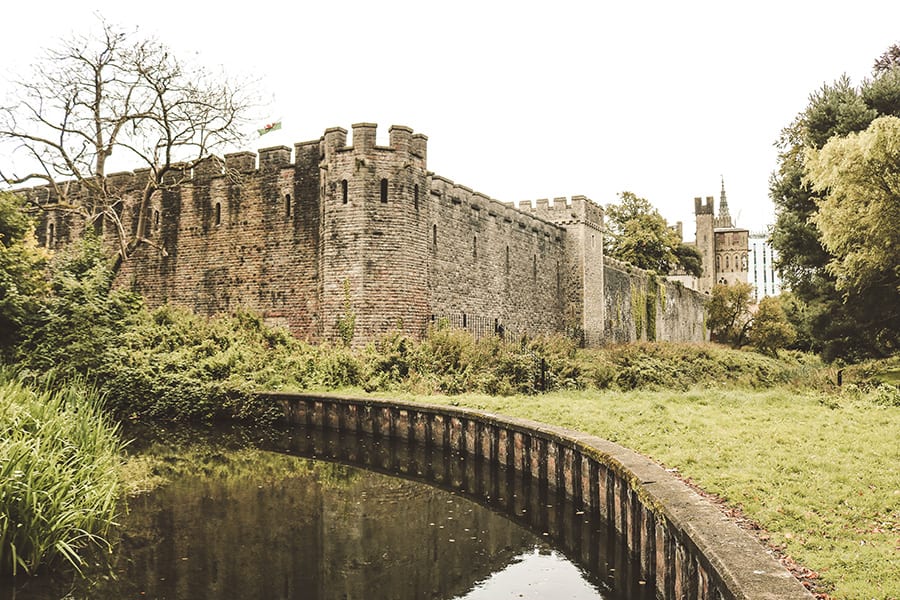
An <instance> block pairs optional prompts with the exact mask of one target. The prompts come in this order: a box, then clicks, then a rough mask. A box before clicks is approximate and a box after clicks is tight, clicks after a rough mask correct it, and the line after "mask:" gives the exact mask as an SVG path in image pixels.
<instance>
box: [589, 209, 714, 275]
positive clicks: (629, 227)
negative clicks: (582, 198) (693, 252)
mask: <svg viewBox="0 0 900 600" xmlns="http://www.w3.org/2000/svg"><path fill="white" fill-rule="evenodd" d="M619 198H620V199H621V201H620V203H619V204H609V205H607V207H606V224H607V227H608V229H609V231H608V235H606V236H604V245H605V247H604V249H605V251H606V253H607V255H609V256H611V257H613V258H616V259H618V260H622V261H625V262H629V263H631V264H633V265H634V266H636V267H639V268H641V269H646V270H648V271H653V272H655V273H661V274H668V273H669V272H670V270H671V269H672V268H673V266H675V265H676V264H678V263H679V255H678V254H677V253H676V249H677V248H678V247H679V246H680V245H681V240H680V239H678V234H676V233H675V231H673V230H672V229H671V228H669V226H668V225H667V224H666V220H665V219H664V218H663V217H662V215H660V214H659V211H658V210H656V209H655V208H653V205H652V204H650V202H649V201H647V200H646V199H644V198H640V197H638V196H637V195H635V194H634V193H632V192H622V193H620V194H619ZM682 255H684V252H682ZM693 258H697V257H693ZM689 260H691V259H689Z"/></svg>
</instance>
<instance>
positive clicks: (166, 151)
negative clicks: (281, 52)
mask: <svg viewBox="0 0 900 600" xmlns="http://www.w3.org/2000/svg"><path fill="white" fill-rule="evenodd" d="M99 25H100V26H99V31H98V32H95V33H91V34H88V35H81V36H75V37H73V38H71V39H68V40H65V41H63V42H62V43H61V45H60V46H59V47H58V48H56V49H51V50H47V52H46V55H45V56H44V57H43V59H42V60H40V61H39V62H38V63H37V64H36V65H35V66H34V72H33V73H32V74H31V75H30V76H28V77H27V78H21V79H19V80H18V81H17V82H14V96H13V97H12V98H11V99H10V101H9V103H8V104H7V105H6V106H3V107H0V141H6V142H9V143H11V144H12V145H13V149H12V154H13V156H16V157H17V158H18V159H19V162H20V163H21V162H24V163H25V164H27V165H29V169H28V172H25V173H15V172H10V171H9V170H8V168H7V169H6V170H4V169H2V168H0V178H2V180H3V181H4V182H5V183H6V184H8V185H17V184H23V183H41V184H46V185H47V186H49V188H50V189H51V192H52V195H53V196H54V198H55V199H56V201H57V203H56V204H55V206H54V209H55V210H65V211H71V212H75V213H78V214H80V215H81V216H83V217H84V218H85V220H86V223H88V224H89V223H97V222H102V220H106V221H107V222H111V223H114V224H115V229H116V234H117V235H116V238H117V244H118V248H119V258H120V261H119V262H121V260H124V259H127V258H128V256H129V255H130V254H131V253H132V252H133V251H134V250H135V249H136V248H137V247H138V246H139V245H140V244H142V243H150V242H149V240H148V239H147V236H146V231H147V207H148V206H149V205H150V200H151V197H152V196H153V194H154V193H156V192H158V191H160V190H164V189H165V188H167V187H169V186H177V185H179V184H180V183H181V180H182V179H183V178H184V177H185V176H186V175H187V174H189V173H190V170H191V169H192V168H193V167H194V166H195V165H196V164H197V163H199V162H200V161H202V160H204V159H206V158H207V157H209V156H210V155H211V154H213V153H214V152H216V151H217V150H221V149H223V148H227V147H231V146H234V145H236V144H238V143H239V142H240V141H241V140H242V139H243V135H242V133H241V131H242V130H243V129H244V127H245V125H246V124H247V122H248V121H249V119H250V118H251V115H250V112H251V111H252V110H253V108H254V107H255V106H257V102H256V101H255V98H256V96H255V94H253V92H252V84H251V82H237V81H235V80H232V79H228V78H227V77H225V76H224V75H223V74H214V73H211V72H210V71H208V70H206V69H203V68H201V67H193V66H190V65H187V64H185V63H183V62H182V61H179V60H178V59H176V58H175V57H174V56H173V55H172V53H171V52H169V50H168V49H167V48H166V46H164V45H163V44H161V43H160V42H159V41H157V40H155V39H152V38H146V37H141V36H138V35H137V32H132V33H126V32H123V31H122V30H120V29H119V28H117V27H115V26H113V25H111V24H109V23H107V22H105V21H103V20H102V19H101V20H100V22H99ZM114 154H115V155H116V157H117V164H122V165H128V166H129V167H131V168H134V167H135V166H137V167H138V168H140V169H146V170H148V173H147V176H146V181H143V180H141V181H140V182H139V188H140V191H139V193H138V194H137V198H136V199H133V200H132V201H135V202H136V203H137V206H135V209H134V211H133V214H134V215H135V217H136V220H137V223H136V226H132V227H130V228H129V231H126V228H125V226H124V225H123V222H122V212H123V207H124V203H125V201H126V191H127V190H124V189H121V187H120V186H117V185H116V181H115V178H110V177H109V176H108V173H107V165H108V162H109V160H110V158H111V157H112V156H113V155H114ZM17 164H18V163H17ZM141 173H142V177H143V171H141ZM73 184H75V185H73ZM132 185H133V184H132ZM141 186H142V187H141ZM76 190H77V193H76Z"/></svg>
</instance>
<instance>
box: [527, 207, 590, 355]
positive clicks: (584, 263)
mask: <svg viewBox="0 0 900 600" xmlns="http://www.w3.org/2000/svg"><path fill="white" fill-rule="evenodd" d="M519 209H520V210H523V211H529V212H531V213H532V214H534V215H536V216H538V217H540V218H542V219H545V220H547V221H550V222H552V223H554V224H556V225H558V226H559V227H561V228H563V229H564V230H565V235H564V236H563V243H564V252H565V256H566V261H565V263H564V267H563V268H564V273H563V280H564V281H565V282H566V285H565V288H564V293H565V298H564V327H565V331H566V333H567V334H569V335H573V336H575V337H577V338H580V339H581V340H582V341H583V343H584V344H586V345H588V346H596V345H599V344H601V343H602V342H603V340H604V337H603V335H604V333H603V330H604V320H605V302H604V268H603V209H601V208H600V207H599V206H598V205H596V204H594V203H593V202H591V201H590V200H588V199H587V198H585V197H584V196H574V197H573V198H572V200H571V202H567V201H566V199H565V198H554V199H553V204H550V202H549V201H548V200H543V199H542V200H538V201H537V202H536V203H535V204H534V206H532V204H531V203H530V202H524V203H522V202H520V203H519Z"/></svg>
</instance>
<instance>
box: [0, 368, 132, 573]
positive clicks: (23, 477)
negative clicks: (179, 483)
mask: <svg viewBox="0 0 900 600" xmlns="http://www.w3.org/2000/svg"><path fill="white" fill-rule="evenodd" d="M116 430H117V426H114V425H111V424H110V423H109V421H108V420H107V418H106V417H105V416H104V415H103V413H102V411H101V405H100V400H99V399H98V396H97V395H96V393H94V392H92V391H91V390H90V389H89V388H87V387H85V386H83V385H79V384H77V383H76V384H72V385H67V386H66V387H64V388H62V389H58V390H53V391H50V390H34V389H30V388H28V387H27V386H25V385H23V384H22V383H21V382H20V381H18V380H16V379H15V378H14V377H13V376H12V375H11V374H10V373H9V372H3V371H0V576H9V575H12V576H15V575H17V574H21V573H24V574H34V573H35V572H36V571H37V570H38V568H39V567H41V566H42V565H46V564H51V563H54V562H56V561H60V560H61V561H63V562H64V563H68V564H70V565H72V566H73V567H75V568H76V569H80V567H81V566H82V565H83V564H84V551H85V550H87V549H88V548H89V547H91V546H100V547H108V544H107V542H106V540H105V536H106V535H107V533H108V531H109V528H110V526H111V525H112V524H113V520H114V516H115V510H116V499H117V495H118V489H119V463H120V458H119V457H120V455H121V454H120V453H121V450H122V443H121V442H120V441H119V438H118V436H117V431H116Z"/></svg>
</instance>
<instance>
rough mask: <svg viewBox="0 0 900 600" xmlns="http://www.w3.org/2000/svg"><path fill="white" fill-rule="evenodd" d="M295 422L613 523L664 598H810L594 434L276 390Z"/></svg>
mask: <svg viewBox="0 0 900 600" xmlns="http://www.w3.org/2000/svg"><path fill="white" fill-rule="evenodd" d="M267 397H269V398H271V400H272V401H274V402H278V403H280V404H281V406H282V408H283V410H284V415H285V420H286V421H287V422H288V423H292V424H296V425H303V426H307V427H318V428H325V429H330V430H335V431H345V432H351V433H356V434H366V435H372V436H376V437H382V438H387V439H392V440H399V441H400V442H401V443H408V444H418V445H425V446H428V447H433V448H439V449H441V450H442V451H444V452H450V453H459V454H462V455H465V456H468V457H473V458H481V459H484V460H486V461H489V462H491V463H494V464H498V465H502V466H505V467H507V468H511V469H515V470H516V471H519V472H521V473H523V474H524V475H525V476H527V477H531V478H533V479H536V480H540V481H542V482H545V483H546V485H547V486H548V487H549V488H551V489H554V490H557V491H559V492H562V493H564V494H565V496H566V497H568V498H571V499H572V501H573V502H574V503H575V504H576V505H580V506H583V507H584V510H585V511H591V513H592V514H595V515H597V516H599V517H600V518H602V519H603V520H604V521H606V522H607V523H609V524H610V525H612V526H614V527H615V529H616V531H617V532H618V533H619V534H620V535H621V536H622V537H623V538H624V540H625V542H626V543H627V547H628V549H629V550H630V551H631V552H632V553H633V554H635V555H636V556H637V557H638V560H639V561H640V568H641V571H642V573H643V574H644V576H645V577H647V578H649V580H650V581H651V582H653V583H654V584H655V587H656V593H657V597H659V598H663V599H679V600H682V599H687V600H693V599H697V600H706V599H725V600H728V599H747V600H749V599H760V600H775V599H779V600H791V599H797V600H800V599H803V600H810V599H811V598H812V597H813V596H812V594H810V592H808V591H807V590H806V589H805V588H804V587H803V586H802V585H801V584H800V582H799V581H797V580H796V579H795V578H794V577H793V576H792V575H791V574H790V573H789V572H788V571H787V570H785V569H784V568H783V567H782V566H781V565H780V564H779V563H778V562H777V561H776V560H775V559H774V558H773V557H772V556H771V555H770V554H769V553H768V552H767V551H766V549H764V548H763V547H762V546H761V545H760V544H759V542H758V541H756V540H755V539H754V538H752V537H751V536H750V535H749V534H748V533H747V532H745V531H743V530H741V529H740V528H739V527H738V526H737V525H735V524H734V523H733V522H732V521H730V520H729V519H728V518H727V517H726V516H725V515H723V514H722V513H721V512H720V511H719V509H717V508H716V507H714V506H712V505H711V504H710V503H709V502H707V501H706V500H705V499H703V498H702V497H700V496H699V495H698V494H697V493H696V492H694V491H693V490H691V489H690V488H688V487H687V486H686V485H685V484H684V483H683V482H681V481H680V480H678V479H677V478H676V477H674V476H673V475H672V474H670V473H668V472H666V471H665V469H663V468H662V467H660V466H659V465H657V464H655V463H653V462H652V461H650V460H649V459H647V458H645V457H643V456H640V455H639V454H637V453H635V452H632V451H630V450H628V449H626V448H623V447H621V446H618V445H617V444H613V443H612V442H609V441H606V440H603V439H600V438H597V437H594V436H589V435H586V434H582V433H578V432H574V431H571V430H566V429H563V428H559V427H552V426H547V425H542V424H540V423H535V422H533V421H527V420H524V419H515V418H510V417H503V416H499V415H495V414H490V413H486V412H482V411H476V410H470V409H462V408H456V407H441V406H431V405H424V404H415V403H406V402H398V401H392V400H373V399H355V398H346V397H336V396H321V395H310V394H285V393H271V394H267Z"/></svg>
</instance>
